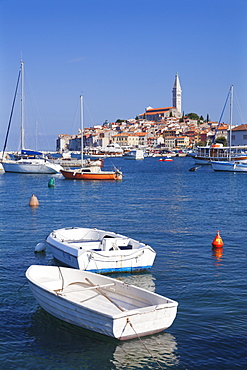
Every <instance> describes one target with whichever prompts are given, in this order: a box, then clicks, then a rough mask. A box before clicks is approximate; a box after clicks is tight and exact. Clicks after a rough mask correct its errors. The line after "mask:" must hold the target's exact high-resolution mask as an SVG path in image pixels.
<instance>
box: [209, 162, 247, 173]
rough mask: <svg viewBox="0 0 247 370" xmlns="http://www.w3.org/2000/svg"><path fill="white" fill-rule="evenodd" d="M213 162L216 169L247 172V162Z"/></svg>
mask: <svg viewBox="0 0 247 370" xmlns="http://www.w3.org/2000/svg"><path fill="white" fill-rule="evenodd" d="M211 164H212V168H213V170H214V171H225V172H247V163H241V162H234V161H233V162H227V161H226V162H224V161H212V163H211Z"/></svg>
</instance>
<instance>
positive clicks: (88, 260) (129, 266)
mask: <svg viewBox="0 0 247 370" xmlns="http://www.w3.org/2000/svg"><path fill="white" fill-rule="evenodd" d="M46 242H47V244H49V246H50V248H51V252H52V254H53V256H54V258H56V259H57V260H58V261H59V262H62V263H63V264H65V265H67V266H69V267H74V268H77V269H81V270H87V271H93V272H101V273H105V272H123V271H125V272H126V271H140V270H146V269H150V268H151V267H152V265H153V263H154V259H155V256H156V252H155V251H154V250H153V248H151V247H150V246H149V245H147V244H144V243H141V242H139V241H137V240H134V239H131V238H128V237H126V236H124V235H121V234H116V233H114V232H110V231H104V230H99V229H96V228H94V229H89V228H80V227H67V228H63V229H58V230H54V231H52V232H51V233H50V234H49V235H48V237H47V238H46Z"/></svg>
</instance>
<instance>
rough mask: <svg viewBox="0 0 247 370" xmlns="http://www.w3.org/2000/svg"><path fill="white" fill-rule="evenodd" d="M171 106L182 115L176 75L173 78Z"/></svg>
mask: <svg viewBox="0 0 247 370" xmlns="http://www.w3.org/2000/svg"><path fill="white" fill-rule="evenodd" d="M172 106H173V107H174V108H177V110H178V111H179V112H180V113H182V89H181V85H180V82H179V77H178V73H177V74H176V76H175V82H174V86H173V89H172Z"/></svg>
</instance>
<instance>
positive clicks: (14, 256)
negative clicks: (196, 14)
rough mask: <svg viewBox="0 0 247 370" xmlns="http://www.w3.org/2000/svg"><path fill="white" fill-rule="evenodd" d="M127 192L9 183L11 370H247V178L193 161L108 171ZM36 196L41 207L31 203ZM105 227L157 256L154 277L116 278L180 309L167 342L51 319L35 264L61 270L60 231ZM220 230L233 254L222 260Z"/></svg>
mask: <svg viewBox="0 0 247 370" xmlns="http://www.w3.org/2000/svg"><path fill="white" fill-rule="evenodd" d="M112 164H114V165H115V166H117V167H119V168H121V170H122V171H123V174H124V177H123V180H122V181H116V182H115V181H113V182H112V181H75V180H74V181H73V180H66V179H64V178H63V177H62V176H61V175H55V176H53V177H54V179H55V186H54V188H51V187H48V182H49V180H50V178H51V175H27V174H25V175H23V174H10V173H5V174H1V175H0V205H1V214H0V222H1V223H0V228H1V239H0V241H1V244H0V248H1V249H0V251H1V254H0V264H1V274H0V294H1V321H0V338H1V346H0V364H1V368H4V369H90V370H91V369H99V370H100V369H102V370H103V369H117V370H122V369H128V370H129V369H160V368H163V369H217V370H218V369H227V370H229V369H246V368H247V357H246V355H247V350H246V348H247V340H246V335H247V315H246V304H247V297H246V276H247V263H246V254H247V229H246V217H247V198H246V194H245V192H246V189H247V173H246V174H244V173H236V174H235V173H223V172H219V173H218V172H214V171H213V170H212V169H211V167H210V166H202V167H200V168H198V169H197V170H196V171H195V172H190V171H189V169H190V168H191V167H192V166H193V165H194V163H193V159H192V158H190V157H185V158H181V157H179V158H178V157H176V158H174V160H173V161H172V162H160V161H158V158H145V159H144V160H133V161H129V160H125V159H123V158H111V159H106V160H105V165H106V167H108V166H111V165H112ZM32 194H35V195H36V196H37V198H38V200H39V203H40V204H39V206H38V207H37V208H32V207H30V206H29V200H30V197H31V195H32ZM71 226H78V227H90V228H91V227H97V228H101V229H103V230H109V231H114V232H118V233H121V234H123V235H126V236H129V237H132V238H134V239H138V240H141V241H142V242H145V243H147V244H149V245H151V246H152V247H153V248H154V249H155V250H156V252H157V256H156V260H155V262H154V265H153V267H152V269H151V270H150V271H149V272H146V273H135V274H114V275H112V276H113V277H117V278H120V279H122V280H124V281H126V282H128V283H131V284H137V285H139V286H141V287H143V288H145V289H149V290H152V291H155V292H157V293H158V294H161V295H164V296H166V297H169V298H171V299H174V300H176V301H178V303H179V306H178V313H177V317H176V319H175V321H174V323H173V325H172V326H171V327H170V328H168V329H167V330H166V331H164V332H162V333H159V334H156V335H152V336H148V337H143V338H142V340H141V341H140V340H139V339H133V340H129V341H124V342H119V341H117V340H115V339H111V338H109V337H106V336H103V335H99V334H97V333H93V332H90V331H88V330H84V329H81V328H78V327H75V326H72V325H70V324H67V323H65V322H63V321H60V320H58V319H56V318H54V317H53V316H51V315H49V314H48V313H47V312H45V311H44V310H43V309H41V308H40V307H39V305H38V304H37V302H36V301H35V299H34V297H33V296H32V294H31V291H30V290H29V288H28V285H27V284H26V279H25V271H26V270H27V268H28V267H29V266H30V265H32V264H42V265H53V264H56V261H54V259H53V257H52V254H51V252H50V250H49V247H47V249H46V251H45V252H43V253H34V249H35V245H36V244H37V243H39V242H43V241H44V240H45V238H46V236H47V235H48V234H49V233H50V232H51V231H52V230H53V229H58V228H62V227H71ZM218 230H220V233H221V237H222V239H223V242H224V247H223V249H219V250H213V249H212V245H211V243H212V241H213V239H214V237H215V235H216V233H217V231H218Z"/></svg>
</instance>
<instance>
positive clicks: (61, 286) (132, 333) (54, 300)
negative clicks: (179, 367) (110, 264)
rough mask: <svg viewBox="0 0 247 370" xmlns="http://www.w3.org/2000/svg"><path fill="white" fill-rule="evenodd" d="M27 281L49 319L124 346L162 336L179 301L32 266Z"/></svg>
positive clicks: (54, 268)
mask: <svg viewBox="0 0 247 370" xmlns="http://www.w3.org/2000/svg"><path fill="white" fill-rule="evenodd" d="M26 277H27V279H28V283H29V286H30V289H31V291H32V293H33V295H34V297H35V298H36V300H37V301H38V303H39V304H40V306H41V307H42V308H43V309H44V310H46V311H47V312H49V313H50V314H51V315H53V316H55V317H57V318H58V319H61V320H64V321H66V322H68V323H70V324H74V325H77V326H80V327H82V328H85V329H89V330H92V331H95V332H97V333H100V334H104V335H107V336H110V337H114V338H117V339H120V340H126V339H131V338H136V337H141V336H144V335H150V334H154V333H158V332H161V331H163V330H165V329H166V328H168V327H169V326H171V325H172V323H173V321H174V319H175V317H176V313H177V305H178V303H177V302H176V301H173V300H171V299H169V298H166V297H163V296H161V295H158V294H156V293H153V292H149V291H147V290H145V289H141V288H138V287H136V286H134V285H128V284H125V283H123V282H121V281H119V280H117V279H112V278H110V277H107V276H102V275H100V274H94V273H91V272H87V271H80V270H75V269H70V268H66V267H59V266H38V265H32V266H30V267H29V268H28V270H27V271H26Z"/></svg>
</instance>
